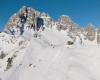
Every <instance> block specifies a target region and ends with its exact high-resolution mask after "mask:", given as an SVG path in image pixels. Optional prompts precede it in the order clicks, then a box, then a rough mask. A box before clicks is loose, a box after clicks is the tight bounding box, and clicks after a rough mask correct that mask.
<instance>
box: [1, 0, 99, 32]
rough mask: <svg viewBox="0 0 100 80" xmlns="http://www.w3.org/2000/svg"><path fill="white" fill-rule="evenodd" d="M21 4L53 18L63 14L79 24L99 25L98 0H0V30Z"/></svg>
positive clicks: (55, 18)
mask: <svg viewBox="0 0 100 80" xmlns="http://www.w3.org/2000/svg"><path fill="white" fill-rule="evenodd" d="M23 5H26V6H30V7H33V8H35V9H37V10H39V11H41V12H46V13H49V14H50V16H51V17H52V18H53V19H54V20H57V19H58V18H59V16H60V15H62V14H65V15H68V16H70V17H71V18H72V20H73V21H75V22H76V23H78V24H79V25H81V26H85V25H86V24H87V23H90V22H91V23H93V24H94V25H96V26H100V0H0V31H1V30H2V29H3V27H4V25H5V23H6V22H7V21H8V19H9V17H10V16H11V15H12V14H13V13H15V12H17V11H18V10H19V8H20V7H21V6H23Z"/></svg>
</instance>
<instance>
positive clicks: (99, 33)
mask: <svg viewBox="0 0 100 80" xmlns="http://www.w3.org/2000/svg"><path fill="white" fill-rule="evenodd" d="M97 44H100V29H98V30H97Z"/></svg>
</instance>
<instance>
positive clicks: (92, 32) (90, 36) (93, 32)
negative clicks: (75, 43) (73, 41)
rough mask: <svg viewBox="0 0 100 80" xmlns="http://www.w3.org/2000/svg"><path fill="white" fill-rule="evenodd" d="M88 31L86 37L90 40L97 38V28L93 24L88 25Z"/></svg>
mask: <svg viewBox="0 0 100 80" xmlns="http://www.w3.org/2000/svg"><path fill="white" fill-rule="evenodd" d="M85 31H86V38H87V39H88V40H90V41H93V40H95V37H96V30H95V28H94V27H93V26H91V25H88V26H87V27H86V29H85Z"/></svg>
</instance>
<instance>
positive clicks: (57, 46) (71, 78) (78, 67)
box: [0, 29, 100, 80]
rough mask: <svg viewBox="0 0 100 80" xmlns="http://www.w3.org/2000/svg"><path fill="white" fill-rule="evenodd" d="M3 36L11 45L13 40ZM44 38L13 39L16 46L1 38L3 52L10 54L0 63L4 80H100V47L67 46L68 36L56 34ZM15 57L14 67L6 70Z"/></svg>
mask: <svg viewBox="0 0 100 80" xmlns="http://www.w3.org/2000/svg"><path fill="white" fill-rule="evenodd" d="M54 30H55V29H54ZM26 34H27V35H28V33H27V32H26ZM0 35H4V38H6V40H7V41H9V40H10V38H11V36H10V35H8V34H5V33H0ZM40 35H41V37H39V38H34V37H33V35H30V37H27V36H15V38H14V39H11V40H15V39H16V40H17V41H16V42H15V43H10V42H9V43H8V42H6V41H5V39H4V38H3V41H4V42H3V41H2V39H1V38H2V37H0V48H1V50H3V51H5V53H6V54H7V55H6V57H5V58H3V59H0V79H1V80H100V52H99V51H100V46H99V45H83V46H79V45H76V46H75V45H74V46H66V40H68V39H69V38H68V36H66V34H65V32H58V31H56V30H55V31H53V30H49V29H47V30H45V31H44V32H41V34H40ZM6 36H7V37H6ZM28 36H29V35H28ZM20 41H23V44H21V45H19V42H20ZM1 43H2V44H1ZM76 44H78V43H76ZM6 47H7V48H6ZM14 54H16V57H15V58H14V59H13V63H12V67H11V68H10V69H8V70H6V66H7V59H8V58H9V57H12V56H13V55H14Z"/></svg>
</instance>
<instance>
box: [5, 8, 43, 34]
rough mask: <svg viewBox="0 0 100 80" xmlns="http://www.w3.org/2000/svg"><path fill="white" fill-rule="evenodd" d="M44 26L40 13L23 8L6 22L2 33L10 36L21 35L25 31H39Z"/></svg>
mask: <svg viewBox="0 0 100 80" xmlns="http://www.w3.org/2000/svg"><path fill="white" fill-rule="evenodd" d="M43 25H44V20H43V18H41V13H40V12H38V11H36V10H34V9H32V8H30V7H25V6H23V7H22V8H21V9H20V10H19V11H18V12H17V13H16V14H14V15H13V16H11V18H10V19H9V21H8V22H7V24H6V26H5V29H4V31H5V32H7V33H10V34H15V33H17V34H20V35H22V34H23V32H24V31H25V29H33V31H34V30H35V28H36V27H35V26H37V28H36V30H39V28H40V27H41V26H43Z"/></svg>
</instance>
